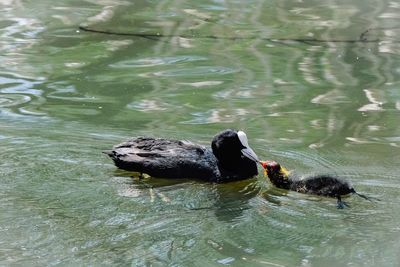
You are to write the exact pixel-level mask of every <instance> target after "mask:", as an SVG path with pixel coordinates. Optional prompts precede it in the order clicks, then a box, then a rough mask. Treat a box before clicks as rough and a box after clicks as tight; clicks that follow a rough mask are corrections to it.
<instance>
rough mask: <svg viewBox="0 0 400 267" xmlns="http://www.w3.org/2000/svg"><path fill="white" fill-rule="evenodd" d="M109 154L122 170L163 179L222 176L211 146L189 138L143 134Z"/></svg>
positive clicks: (213, 177)
mask: <svg viewBox="0 0 400 267" xmlns="http://www.w3.org/2000/svg"><path fill="white" fill-rule="evenodd" d="M107 154H108V155H109V156H110V157H111V158H112V159H113V160H114V163H115V165H116V166H117V167H119V168H121V169H124V170H128V171H136V172H141V173H147V174H149V175H150V176H154V177H159V178H196V179H202V180H213V179H215V176H218V173H216V172H218V168H217V166H216V159H215V157H214V155H213V154H212V152H211V151H210V149H207V148H205V147H203V146H200V145H197V144H193V143H191V142H187V141H178V140H168V139H161V138H157V139H155V138H148V137H139V138H135V139H130V140H128V141H126V142H123V143H121V144H119V145H116V146H114V147H113V150H112V151H110V152H107Z"/></svg>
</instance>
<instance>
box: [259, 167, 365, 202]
mask: <svg viewBox="0 0 400 267" xmlns="http://www.w3.org/2000/svg"><path fill="white" fill-rule="evenodd" d="M263 167H264V168H265V169H266V171H267V175H268V178H269V179H270V181H271V183H272V184H274V185H275V186H276V187H278V188H282V189H287V190H292V191H296V192H299V193H305V194H312V195H320V196H326V197H333V198H337V201H338V207H339V208H343V207H344V206H347V204H346V203H345V202H343V201H342V200H341V197H342V196H345V195H348V194H357V195H358V196H360V197H362V198H365V199H369V198H368V197H366V196H364V195H361V194H359V193H357V192H356V191H355V190H354V188H353V187H352V186H351V185H350V183H349V182H348V181H346V180H344V179H342V178H339V177H336V176H332V175H314V176H309V177H306V178H303V179H300V178H298V177H295V176H292V175H288V174H287V173H286V171H284V170H283V169H282V167H281V166H280V164H279V163H277V162H275V161H268V162H266V163H265V164H263Z"/></svg>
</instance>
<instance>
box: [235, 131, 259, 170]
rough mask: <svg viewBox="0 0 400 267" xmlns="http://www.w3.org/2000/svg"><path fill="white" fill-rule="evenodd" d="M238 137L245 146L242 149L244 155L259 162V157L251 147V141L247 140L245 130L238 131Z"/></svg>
mask: <svg viewBox="0 0 400 267" xmlns="http://www.w3.org/2000/svg"><path fill="white" fill-rule="evenodd" d="M238 137H239V140H240V142H241V143H242V145H243V146H244V148H243V149H242V150H241V152H242V154H243V156H245V157H247V158H249V159H250V160H252V161H254V162H256V163H258V162H259V160H258V157H257V155H256V153H255V152H254V151H253V149H251V148H250V146H249V143H248V142H247V136H246V134H245V133H244V132H243V131H238Z"/></svg>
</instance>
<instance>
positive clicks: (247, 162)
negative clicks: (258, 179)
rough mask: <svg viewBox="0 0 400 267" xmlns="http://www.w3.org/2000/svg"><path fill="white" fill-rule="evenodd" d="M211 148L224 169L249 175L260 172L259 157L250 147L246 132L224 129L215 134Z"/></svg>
mask: <svg viewBox="0 0 400 267" xmlns="http://www.w3.org/2000/svg"><path fill="white" fill-rule="evenodd" d="M211 148H212V151H213V153H214V155H215V157H216V158H217V159H218V164H219V165H220V166H221V167H222V168H223V169H225V170H228V171H232V172H238V173H243V174H244V175H248V176H249V177H250V176H253V175H256V174H257V173H258V172H257V163H258V157H257V155H256V153H254V151H253V150H252V149H251V148H250V146H249V144H248V141H247V136H246V134H245V133H244V132H242V131H234V130H230V129H228V130H224V131H222V132H220V133H219V134H217V135H216V136H214V138H213V140H212V143H211Z"/></svg>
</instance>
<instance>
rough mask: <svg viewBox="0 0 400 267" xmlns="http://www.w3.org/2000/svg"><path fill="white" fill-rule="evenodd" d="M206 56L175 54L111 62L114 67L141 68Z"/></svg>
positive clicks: (199, 59)
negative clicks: (173, 55)
mask: <svg viewBox="0 0 400 267" xmlns="http://www.w3.org/2000/svg"><path fill="white" fill-rule="evenodd" d="M204 60H207V58H206V57H201V56H192V55H187V56H175V57H150V58H141V59H135V60H125V61H120V62H118V63H114V64H111V65H110V66H111V67H113V68H139V67H154V66H160V65H172V64H177V63H182V62H194V61H204Z"/></svg>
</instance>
